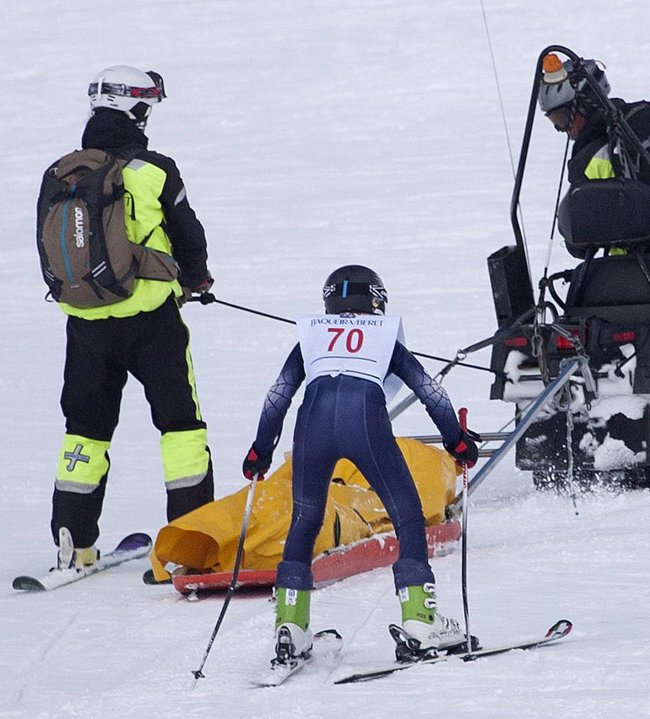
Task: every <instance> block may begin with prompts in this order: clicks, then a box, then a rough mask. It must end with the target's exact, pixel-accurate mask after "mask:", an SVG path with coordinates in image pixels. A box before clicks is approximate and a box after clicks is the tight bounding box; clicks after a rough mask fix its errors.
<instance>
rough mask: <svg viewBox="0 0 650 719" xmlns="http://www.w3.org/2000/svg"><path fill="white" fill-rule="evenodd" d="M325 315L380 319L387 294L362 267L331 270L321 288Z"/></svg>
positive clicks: (366, 269)
mask: <svg viewBox="0 0 650 719" xmlns="http://www.w3.org/2000/svg"><path fill="white" fill-rule="evenodd" d="M323 300H324V301H325V312H326V313H327V314H328V315H340V314H341V313H343V312H354V313H360V312H362V313H365V314H371V315H383V314H384V311H385V309H386V302H388V293H387V292H386V288H385V287H384V283H383V282H382V281H381V277H379V275H378V274H377V273H376V272H373V271H372V270H371V269H369V268H368V267H364V266H363V265H344V266H343V267H339V268H338V270H334V272H332V274H331V275H330V276H329V277H328V278H327V279H326V280H325V286H324V287H323Z"/></svg>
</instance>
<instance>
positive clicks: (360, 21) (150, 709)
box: [0, 0, 650, 719]
mask: <svg viewBox="0 0 650 719" xmlns="http://www.w3.org/2000/svg"><path fill="white" fill-rule="evenodd" d="M484 11H485V16H484ZM2 15H3V22H2V24H1V29H0V47H2V56H3V62H2V69H1V70H0V74H1V77H2V82H1V86H2V89H3V102H2V103H0V127H2V133H1V139H0V145H1V146H2V153H1V154H2V163H0V177H1V186H2V188H3V191H2V193H0V217H2V230H1V237H2V239H1V242H2V252H3V255H2V256H3V262H2V263H0V280H1V282H0V286H1V287H2V288H3V292H2V297H1V299H0V327H1V332H2V340H1V342H0V367H1V372H0V393H1V394H0V397H1V402H2V411H1V412H0V447H1V451H0V487H1V488H2V502H1V503H0V546H2V548H3V552H2V560H1V561H0V717H2V719H5V718H10V717H11V718H12V719H13V718H15V717H21V718H23V717H25V718H26V717H29V718H30V719H31V718H34V717H38V718H43V719H45V718H48V719H50V718H59V717H93V718H95V719H104V718H108V717H155V718H156V719H166V718H168V717H169V718H172V717H174V718H176V717H178V716H185V717H188V719H189V718H190V717H192V718H193V717H215V716H217V717H224V719H230V718H237V717H247V718H252V717H262V718H264V717H283V718H288V717H304V716H306V715H310V716H319V717H321V716H322V717H330V716H340V715H341V714H342V713H344V712H347V713H350V714H361V713H363V715H364V716H372V717H393V716H395V715H398V714H404V713H405V712H408V714H409V715H412V716H433V715H435V716H441V717H446V718H447V719H455V718H460V717H463V718H467V717H486V718H492V717H493V718H494V719H510V718H513V719H514V718H515V717H516V718H517V719H524V718H528V717H535V718H541V717H550V716H553V717H557V718H560V717H594V716H618V717H639V716H650V693H649V692H648V677H649V670H648V666H649V665H650V650H649V649H648V640H649V639H650V629H649V625H650V622H649V619H650V609H648V607H649V606H650V582H649V581H648V570H649V569H650V562H649V561H648V551H647V534H648V517H649V515H650V493H649V492H637V493H631V494H627V495H621V496H615V495H611V494H596V495H591V496H588V497H581V498H580V499H579V515H578V516H576V515H575V514H574V511H573V507H572V506H571V503H570V501H569V500H568V499H567V498H563V497H554V496H552V497H547V496H538V495H536V494H535V493H534V491H533V489H532V483H531V480H530V477H529V476H528V475H525V474H520V473H518V472H516V470H515V469H514V468H513V463H512V459H509V460H507V461H505V462H504V463H503V464H502V465H501V466H500V467H499V470H498V471H497V472H495V474H494V476H491V477H490V479H489V480H487V481H486V482H485V484H484V485H483V486H482V487H481V488H480V490H479V491H477V492H476V494H475V495H474V496H473V498H472V503H471V507H470V523H469V542H470V551H469V572H468V582H469V598H470V610H471V618H472V628H473V630H474V632H475V633H477V634H479V635H480V637H481V639H482V640H483V643H484V644H486V645H489V644H493V643H501V642H503V641H504V640H506V639H509V638H519V637H522V636H524V637H525V636H530V635H533V634H536V633H537V632H539V631H543V630H545V629H546V627H547V626H549V625H550V624H551V623H553V622H554V621H555V620H556V619H560V618H569V619H571V620H573V621H574V623H575V629H574V632H573V634H572V636H571V637H570V638H569V639H568V640H566V641H565V642H563V643H562V644H559V645H557V646H556V647H554V648H546V649H542V650H539V651H535V652H529V653H513V654H510V655H505V656H501V657H495V658H493V659H490V660H485V661H482V662H478V663H475V664H468V665H464V664H456V663H449V664H443V665H440V666H436V667H429V668H427V667H420V668H416V669H412V670H409V672H407V673H402V674H399V675H396V676H394V677H392V678H388V679H384V680H381V681H378V682H374V683H371V684H367V685H356V686H335V685H333V683H332V681H333V680H334V679H335V678H336V677H337V676H340V675H342V674H345V673H348V672H350V671H354V670H361V669H364V668H368V667H370V666H374V665H375V664H380V665H381V664H382V663H383V662H384V661H386V660H388V661H389V660H390V658H391V652H392V648H391V640H390V637H389V635H388V632H387V631H386V625H387V623H388V622H389V621H396V620H397V619H398V607H397V602H396V599H395V597H394V596H393V593H392V589H391V574H390V571H388V570H377V571H374V572H372V573H369V574H367V575H362V576H358V577H354V578H352V579H349V580H347V581H345V582H341V583H339V584H336V585H332V586H330V587H328V588H325V589H322V590H319V591H318V592H317V593H316V594H315V597H314V602H313V618H314V625H315V626H316V628H320V627H327V626H332V625H333V626H337V627H338V628H339V630H340V631H341V632H342V633H343V635H344V636H345V638H346V644H345V647H344V649H343V651H342V653H341V656H340V664H339V666H327V665H326V666H317V665H313V666H312V667H310V668H308V669H306V670H305V672H304V673H303V675H302V676H300V677H296V679H295V681H292V682H290V683H288V684H286V685H285V686H284V687H282V688H280V689H277V690H261V689H252V688H250V687H249V685H248V678H249V676H250V674H251V673H252V672H254V671H255V670H256V669H258V670H259V669H260V668H261V667H263V666H264V665H265V662H266V661H267V659H268V657H269V648H270V635H271V626H272V605H271V604H270V602H269V601H268V596H266V595H259V594H257V595H256V594H252V595H251V594H248V595H240V596H236V597H235V599H234V600H233V602H232V603H231V605H230V608H229V610H228V613H227V615H226V619H225V621H224V624H223V626H222V629H221V631H220V633H219V635H218V637H217V640H216V642H215V644H214V647H213V650H212V653H211V655H210V658H209V660H208V663H207V665H206V668H205V673H206V678H205V679H202V680H201V681H200V683H199V684H198V686H197V687H196V689H194V690H193V691H192V689H191V685H192V681H193V679H192V675H191V670H192V669H196V668H197V666H198V664H199V663H200V660H201V657H202V656H203V652H204V650H205V647H206V644H207V641H208V639H209V636H210V633H211V631H212V628H213V626H214V622H215V621H216V618H217V616H218V613H219V610H220V608H221V602H222V599H221V598H218V597H213V598H209V599H205V600H203V601H200V602H188V601H187V600H185V599H183V598H181V597H180V596H179V595H178V594H176V593H175V592H174V591H173V590H172V589H171V588H170V587H147V586H144V585H143V584H142V583H141V582H140V576H141V574H142V572H143V570H144V569H145V568H146V567H147V563H146V561H140V562H136V563H133V564H131V565H126V566H124V567H121V568H118V569H116V570H113V571H112V572H111V573H110V574H104V575H100V576H97V577H93V578H90V579H88V580H85V581H83V582H82V583H80V584H78V585H76V586H72V587H68V588H65V589H62V590H59V591H57V592H55V593H52V594H47V595H32V596H21V595H19V594H18V593H16V592H14V591H13V590H12V589H11V580H12V578H13V577H14V576H15V575H17V574H22V573H25V572H38V571H39V570H44V569H46V568H47V567H49V566H50V565H51V563H52V561H53V559H54V549H53V546H52V544H51V539H50V536H49V529H48V522H49V511H50V495H51V491H52V481H53V473H54V466H55V460H56V455H57V452H58V446H59V442H60V437H61V432H62V430H63V423H62V418H61V415H60V410H59V407H58V398H59V392H60V383H61V368H62V361H63V346H64V319H63V317H62V315H61V314H60V313H59V311H58V309H57V308H56V307H55V306H53V305H50V304H47V303H45V302H43V301H42V297H43V295H44V292H45V286H44V285H43V284H42V281H41V278H40V276H39V270H38V262H37V257H36V252H35V247H34V237H33V234H34V233H33V227H34V203H35V197H36V194H37V190H38V184H39V181H40V175H41V172H42V170H43V169H44V167H45V166H46V165H47V164H48V163H49V162H50V161H52V160H53V159H55V158H56V157H58V156H59V155H61V154H62V153H64V152H66V151H68V150H69V149H72V148H73V147H75V146H77V145H78V141H79V137H80V133H81V130H82V127H83V124H84V121H85V119H86V117H87V98H86V95H85V88H86V86H87V84H88V82H89V81H90V79H91V78H92V77H93V75H94V74H95V73H96V72H97V71H98V70H100V69H101V68H103V67H105V66H106V65H109V64H115V63H127V64H133V65H138V66H141V67H143V68H144V69H149V68H154V69H156V70H158V71H160V72H161V73H162V74H163V75H164V76H165V79H166V82H167V87H168V94H169V99H168V100H166V102H165V103H164V104H163V105H161V106H160V107H157V108H155V110H154V113H153V116H152V119H151V121H150V123H149V130H148V134H149V136H150V138H151V146H152V147H153V148H154V149H160V150H161V151H163V152H168V153H170V154H172V155H173V156H175V157H176V159H177V161H178V163H179V166H180V168H181V171H182V173H183V176H184V179H185V181H186V183H187V186H188V191H189V196H190V200H191V201H192V203H193V205H194V206H195V208H196V211H197V213H198V215H199V216H200V217H201V219H202V221H203V222H204V224H205V227H206V230H207V233H208V236H209V240H210V257H211V262H210V264H211V267H212V271H213V274H214V276H215V279H216V284H215V290H216V293H217V295H218V296H219V297H220V298H221V299H223V300H226V301H229V302H233V303H236V304H241V305H244V306H247V307H252V308H259V309H262V310H264V311H267V312H270V313H273V314H277V315H280V316H285V317H294V316H295V315H296V314H298V313H303V312H305V313H307V312H313V311H319V310H320V288H321V286H322V283H323V280H324V278H325V277H326V275H327V274H328V273H329V272H330V271H331V270H332V269H334V268H335V267H337V266H339V265H341V264H346V263H350V262H360V263H363V264H368V265H370V266H372V267H373V268H375V269H376V270H377V271H378V272H379V274H380V275H381V276H382V277H383V279H384V281H385V283H386V285H387V287H388V289H389V293H390V304H389V309H390V311H391V312H393V313H399V314H401V315H402V316H403V318H404V322H405V327H406V333H407V340H408V344H409V345H410V347H411V348H412V349H415V350H418V351H420V352H427V353H431V354H436V355H442V356H447V357H451V356H453V355H454V353H455V352H456V350H457V349H458V348H459V347H465V346H467V345H469V344H471V343H472V342H474V341H477V340H479V339H481V338H484V337H486V336H489V335H490V334H491V333H492V332H493V330H494V326H495V322H494V314H493V308H492V299H491V293H490V288H489V281H488V276H487V269H486V263H485V258H486V256H487V255H488V254H490V253H491V252H493V251H495V250H496V249H498V248H499V247H501V246H502V245H504V244H507V243H510V242H512V235H511V230H510V225H509V203H510V194H511V188H512V169H511V164H510V158H509V148H508V141H507V136H506V132H505V129H504V121H503V118H502V117H501V111H500V104H499V97H498V94H497V89H496V85H495V79H494V73H493V69H492V64H491V56H490V47H489V44H488V40H487V35H486V27H485V22H484V19H485V18H487V22H488V26H489V29H490V35H491V41H492V50H493V52H494V57H495V61H496V68H497V72H498V77H499V84H500V88H501V93H502V99H503V107H504V110H505V120H506V124H507V128H508V136H509V138H510V144H511V148H512V153H513V155H514V157H515V160H516V158H517V156H518V152H519V146H520V141H521V134H522V129H523V122H524V119H525V112H526V109H527V105H528V99H529V94H530V87H531V83H532V77H533V71H534V64H535V61H536V58H537V56H538V54H539V52H540V51H541V50H542V49H543V48H544V47H545V46H546V45H549V44H552V43H562V44H565V45H568V46H569V47H572V48H573V49H574V50H576V51H577V52H578V53H581V54H583V55H585V56H594V57H596V58H599V59H602V60H603V61H604V62H605V63H606V64H607V72H608V76H609V79H610V82H611V84H612V86H613V89H614V94H620V95H621V96H623V97H626V98H628V99H638V98H641V97H644V96H646V97H647V96H648V95H649V94H650V92H649V91H648V76H647V68H648V66H649V65H650V39H648V34H647V21H648V10H647V7H646V5H645V4H644V3H642V2H639V1H638V0H619V2H618V3H615V4H614V3H611V2H609V0H593V1H592V2H590V3H588V8H586V4H585V3H573V4H572V3H566V2H559V0H546V2H544V3H543V4H540V3H537V2H532V1H531V0H520V1H519V2H512V1H511V0H485V2H484V3H479V2H472V3H460V2H457V1H456V0H437V2H435V3H433V2H430V1H429V0H347V1H346V2H340V1H338V0H331V1H327V2H319V1H317V0H300V1H299V2H296V1H293V2H291V1H289V0H277V1H275V2H272V3H266V2H261V1H259V0H219V1H216V0H213V1H209V0H203V1H200V0H193V1H190V0H185V2H172V1H171V0H170V1H166V0H158V2H156V1H155V0H130V1H129V2H126V0H110V1H109V0H94V1H93V2H84V1H83V0H82V2H78V3H74V4H66V3H62V2H60V0H59V1H57V0H38V2H37V1H36V0H23V2H15V3H10V4H6V5H5V6H3V13H2ZM614 30H615V32H614ZM562 151H563V139H562V138H561V137H560V136H559V135H556V133H554V132H553V130H552V128H551V127H550V126H548V125H545V124H544V121H543V119H542V118H540V119H539V121H538V123H537V125H536V127H535V133H534V136H533V143H532V145H531V151H530V155H529V164H528V168H529V169H528V174H527V176H526V184H525V188H524V193H523V197H522V200H523V211H524V222H525V229H526V232H527V236H528V239H529V243H530V251H531V258H532V260H533V263H534V264H535V267H536V269H537V271H538V272H539V270H540V268H541V263H542V262H543V260H544V257H545V254H546V241H547V238H548V235H549V231H550V227H551V217H552V208H553V202H554V198H555V193H556V185H557V182H558V178H559V173H560V164H561V158H562ZM553 263H554V266H555V265H557V266H558V267H562V266H565V265H566V264H568V263H567V254H566V252H565V250H564V249H563V248H562V247H561V246H559V245H558V246H557V247H555V249H554V251H553ZM184 316H185V318H186V321H187V323H188V324H189V325H190V327H191V330H192V334H193V354H194V360H195V364H196V370H197V375H198V381H199V389H200V393H201V401H202V407H203V411H204V414H205V416H206V418H207V420H208V422H209V429H210V435H211V445H212V449H213V453H214V456H215V460H216V468H217V472H216V474H217V477H216V482H217V492H218V494H219V495H223V494H227V493H230V492H232V491H235V490H237V489H239V488H240V487H241V486H243V479H242V478H241V475H240V462H241V458H242V456H243V455H244V453H245V451H246V450H247V449H248V446H249V444H250V441H251V439H252V438H253V434H254V431H255V426H256V422H257V415H258V412H259V408H260V406H261V402H262V399H263V396H264V393H265V391H266V389H267V388H268V386H269V385H270V383H271V382H272V380H273V379H274V377H275V375H276V373H277V371H278V369H279V366H280V364H281V362H282V360H283V359H284V356H285V354H286V352H287V351H288V349H289V348H290V347H291V345H292V343H293V341H294V338H293V331H292V328H291V327H290V326H289V325H286V324H281V323H278V322H274V321H271V320H268V319H263V318H260V317H255V316H253V315H250V314H245V313H242V312H238V311H235V310H232V309H228V308H225V307H220V306H215V305H213V306H209V307H200V306H191V307H187V309H186V310H185V313H184ZM488 359H489V356H488V353H487V352H486V351H483V352H481V353H478V354H476V355H473V356H472V357H471V361H473V362H475V363H478V364H484V365H485V364H487V362H488ZM428 366H429V365H428ZM440 366H441V365H440V364H439V363H436V362H430V366H429V369H430V370H431V371H432V373H435V372H436V371H437V370H438V369H439V368H440ZM489 385H490V377H489V375H488V374H487V373H482V372H478V371H474V370H467V369H461V368H459V369H455V370H454V371H453V372H452V373H451V374H450V375H449V376H448V378H447V379H446V380H445V386H446V387H447V389H448V390H449V392H450V394H451V396H452V398H453V399H454V401H455V403H456V405H457V406H460V405H461V404H466V405H467V406H468V407H469V409H470V424H471V426H473V427H474V428H476V429H478V430H479V431H480V430H484V431H487V430H489V431H493V430H496V429H498V428H499V427H500V426H502V425H503V424H505V423H506V422H507V421H508V420H509V419H510V410H509V408H508V407H506V406H505V405H502V404H500V403H495V402H490V401H489V400H488V394H489ZM395 426H396V431H397V432H398V433H401V434H423V433H430V432H432V431H433V430H432V428H431V426H430V424H429V423H428V420H427V417H426V415H425V413H424V412H423V411H422V409H421V408H420V407H419V406H414V407H412V408H411V409H409V410H408V411H407V412H405V413H404V414H403V415H402V416H401V417H399V418H398V419H397V420H396V423H395ZM290 428H291V418H290V419H289V421H288V422H287V429H286V432H285V436H284V437H283V440H282V444H281V447H280V450H282V451H286V450H288V449H289V447H290V438H291V431H290ZM280 455H281V451H279V452H278V455H277V456H278V458H280ZM112 458H113V467H112V472H111V478H110V482H109V487H108V492H107V498H106V503H105V511H104V515H103V517H102V522H101V527H102V538H101V543H100V546H101V547H102V548H104V549H105V550H106V549H109V548H110V546H111V545H112V544H113V543H115V542H116V541H118V540H119V539H120V537H121V536H122V535H123V534H124V533H126V532H129V531H134V530H143V531H148V532H150V533H151V534H152V535H155V533H156V532H157V530H158V529H159V528H160V527H161V526H162V524H163V523H164V490H163V487H162V479H161V467H160V460H159V456H158V437H157V436H156V432H155V430H154V429H153V428H152V427H151V424H150V421H149V417H148V411H147V408H146V404H145V402H144V399H143V397H142V394H141V390H140V388H139V387H138V386H137V384H136V383H130V384H129V385H128V387H127V390H126V392H125V397H124V405H123V416H122V423H121V425H120V427H119V429H118V432H117V433H116V436H115V439H114V443H113V451H112ZM433 567H434V571H435V573H436V575H437V579H438V585H439V597H440V602H441V606H442V609H443V610H444V611H445V612H447V613H448V614H454V615H456V616H457V617H459V618H462V601H461V593H460V552H459V551H456V552H454V553H451V554H449V555H447V556H445V557H440V558H437V559H435V560H434V561H433Z"/></svg>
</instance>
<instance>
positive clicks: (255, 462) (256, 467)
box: [242, 445, 273, 481]
mask: <svg viewBox="0 0 650 719" xmlns="http://www.w3.org/2000/svg"><path fill="white" fill-rule="evenodd" d="M272 461H273V454H269V455H267V456H265V457H261V456H260V455H259V454H258V452H257V450H256V449H255V445H253V446H252V447H251V448H250V449H249V450H248V454H247V455H246V457H245V459H244V463H243V464H242V472H243V473H244V477H246V479H255V475H257V479H258V480H260V481H261V480H263V479H264V475H265V474H266V473H267V472H268V471H269V467H270V466H271V462H272Z"/></svg>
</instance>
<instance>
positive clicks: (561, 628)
mask: <svg viewBox="0 0 650 719" xmlns="http://www.w3.org/2000/svg"><path fill="white" fill-rule="evenodd" d="M572 628H573V624H572V623H571V622H570V621H568V620H566V619H561V620H560V621H559V622H556V623H555V624H554V625H553V626H552V627H550V628H549V630H548V631H547V632H546V634H545V635H544V636H543V637H538V638H537V639H527V640H524V641H521V642H513V643H512V644H506V645H504V646H501V647H488V648H486V649H475V650H474V651H471V652H461V653H448V654H439V655H438V656H435V657H431V658H429V659H421V660H420V661H416V662H410V663H407V664H392V665H391V666H389V667H385V668H384V669H376V670H373V671H369V672H361V673H358V674H350V675H349V676H346V677H342V678H341V679H337V680H336V681H335V682H334V684H352V683H355V682H369V681H371V680H373V679H380V678H381V677H386V676H388V675H389V674H393V673H394V672H400V671H402V670H404V669H411V668H412V667H418V666H421V665H422V664H438V663H439V662H447V661H449V660H450V659H460V660H461V661H464V662H470V661H474V660H475V659H481V658H483V657H491V656H494V655H496V654H505V653H506V652H511V651H514V650H516V649H534V648H535V647H542V646H544V645H546V644H550V643H551V642H555V641H558V640H559V639H563V638H564V637H566V636H567V634H569V632H570V631H571V629H572Z"/></svg>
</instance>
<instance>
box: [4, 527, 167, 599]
mask: <svg viewBox="0 0 650 719" xmlns="http://www.w3.org/2000/svg"><path fill="white" fill-rule="evenodd" d="M152 546H153V542H152V540H151V537H150V536H149V535H148V534H144V533H143V532H136V533H135V534H129V535H128V536H126V537H124V539H123V540H122V541H121V542H120V543H119V544H118V545H117V547H115V549H114V550H113V551H112V552H109V553H108V554H104V555H103V556H101V557H100V558H99V559H98V560H97V561H96V562H95V563H94V564H93V565H91V566H90V567H83V568H82V569H74V568H73V569H50V571H49V572H48V573H47V574H46V575H45V576H43V577H32V576H20V577H16V578H15V579H14V581H13V584H12V586H13V588H14V589H18V590H21V591H24V592H45V591H52V590H53V589H58V588H59V587H64V586H66V585H68V584H72V583H73V582H78V581H79V580H80V579H84V578H85V577H89V576H90V575H92V574H97V573H98V572H102V571H104V570H105V569H109V568H110V567H116V566H117V565H118V564H122V563H124V562H128V561H130V560H131V559H140V557H146V556H147V555H148V554H149V552H150V551H151V547H152Z"/></svg>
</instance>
